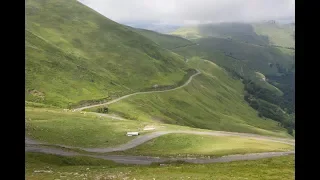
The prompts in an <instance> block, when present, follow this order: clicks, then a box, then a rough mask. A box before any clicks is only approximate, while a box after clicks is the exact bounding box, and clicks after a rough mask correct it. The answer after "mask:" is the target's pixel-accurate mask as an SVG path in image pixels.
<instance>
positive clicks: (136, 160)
mask: <svg viewBox="0 0 320 180" xmlns="http://www.w3.org/2000/svg"><path fill="white" fill-rule="evenodd" d="M25 151H26V152H39V153H45V154H54V155H60V156H87V157H93V158H99V159H105V160H111V161H114V162H116V163H121V164H139V165H149V164H151V163H161V162H166V161H178V160H179V161H184V162H189V163H195V164H206V163H217V162H231V161H242V160H255V159H262V158H270V157H277V156H286V155H291V154H295V152H294V151H288V152H267V153H252V154H243V155H229V156H222V157H218V158H211V159H204V158H201V159H200V158H159V157H150V156H122V155H88V154H81V153H77V152H70V151H64V150H61V149H57V148H51V147H50V148H49V147H39V146H32V145H26V147H25Z"/></svg>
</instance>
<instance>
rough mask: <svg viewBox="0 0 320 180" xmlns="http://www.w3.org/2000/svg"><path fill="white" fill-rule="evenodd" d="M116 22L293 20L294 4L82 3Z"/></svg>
mask: <svg viewBox="0 0 320 180" xmlns="http://www.w3.org/2000/svg"><path fill="white" fill-rule="evenodd" d="M80 2H82V3H83V4H85V5H87V6H89V7H91V8H92V9H94V10H96V11H98V12H99V13H101V14H103V15H105V16H106V17H108V18H110V19H112V20H115V21H118V22H119V21H120V22H123V21H152V22H163V23H188V22H193V23H204V22H230V21H259V20H270V19H279V18H284V17H294V15H295V1H294V0H80Z"/></svg>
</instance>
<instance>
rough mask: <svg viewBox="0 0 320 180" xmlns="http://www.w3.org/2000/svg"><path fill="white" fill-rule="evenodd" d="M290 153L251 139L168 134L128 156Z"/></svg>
mask: <svg viewBox="0 0 320 180" xmlns="http://www.w3.org/2000/svg"><path fill="white" fill-rule="evenodd" d="M289 150H293V146H291V145H288V144H283V143H278V142H271V141H261V140H255V139H250V138H242V137H218V136H205V135H191V134H168V135H164V136H160V137H158V138H156V139H153V140H150V141H148V142H146V143H144V144H142V145H140V146H137V147H135V148H132V149H128V150H126V151H125V154H130V155H147V156H165V157H167V156H173V157H208V156H210V157H212V156H213V157H215V156H225V155H231V154H246V153H259V152H268V151H269V152H276V151H289Z"/></svg>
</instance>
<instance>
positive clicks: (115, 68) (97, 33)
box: [25, 0, 188, 107]
mask: <svg viewBox="0 0 320 180" xmlns="http://www.w3.org/2000/svg"><path fill="white" fill-rule="evenodd" d="M25 33H26V39H25V44H26V70H25V71H26V83H25V84H26V88H25V94H26V100H27V101H31V102H38V103H39V102H40V103H44V104H50V105H54V106H58V107H68V106H70V105H81V104H85V103H88V102H89V103H92V102H95V101H100V100H107V99H113V98H115V97H118V96H122V95H125V94H129V93H132V92H137V91H140V90H142V89H145V88H148V87H152V86H153V85H154V84H158V85H171V84H175V83H176V82H179V81H180V80H181V79H182V78H183V76H184V75H185V74H186V72H185V70H187V69H188V67H187V66H186V65H185V62H184V61H183V58H182V57H181V56H178V55H177V54H175V53H173V52H171V51H168V50H166V49H164V48H161V47H160V46H159V45H157V44H156V43H154V42H153V41H151V40H149V39H148V38H146V37H144V36H142V35H140V34H139V33H137V32H135V31H132V30H131V29H129V28H128V27H126V26H123V25H120V24H118V23H116V22H113V21H111V20H109V19H108V18H106V17H104V16H102V15H100V14H98V13H97V12H95V11H93V10H92V9H90V8H88V7H86V6H84V5H83V4H81V3H79V2H77V1H76V0H70V1H67V0H27V1H26V30H25ZM89 100H90V101H89Z"/></svg>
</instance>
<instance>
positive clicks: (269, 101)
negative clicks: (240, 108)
mask: <svg viewBox="0 0 320 180" xmlns="http://www.w3.org/2000/svg"><path fill="white" fill-rule="evenodd" d="M243 83H244V85H245V96H244V99H245V100H246V101H247V102H248V103H249V105H250V106H251V107H252V108H254V109H255V110H257V111H258V116H259V117H266V118H270V119H273V120H275V121H278V122H279V124H280V125H281V126H282V127H284V128H286V129H287V130H288V133H289V134H290V133H291V135H292V133H293V129H295V118H294V114H288V113H287V112H286V111H288V108H284V109H285V110H286V111H284V110H282V108H281V106H284V107H290V106H288V104H286V101H285V99H284V98H283V97H279V96H277V95H275V94H274V93H273V92H271V91H270V90H268V89H264V88H261V87H259V86H258V85H256V84H255V83H253V82H252V81H249V80H244V81H243ZM289 104H290V103H289Z"/></svg>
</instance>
